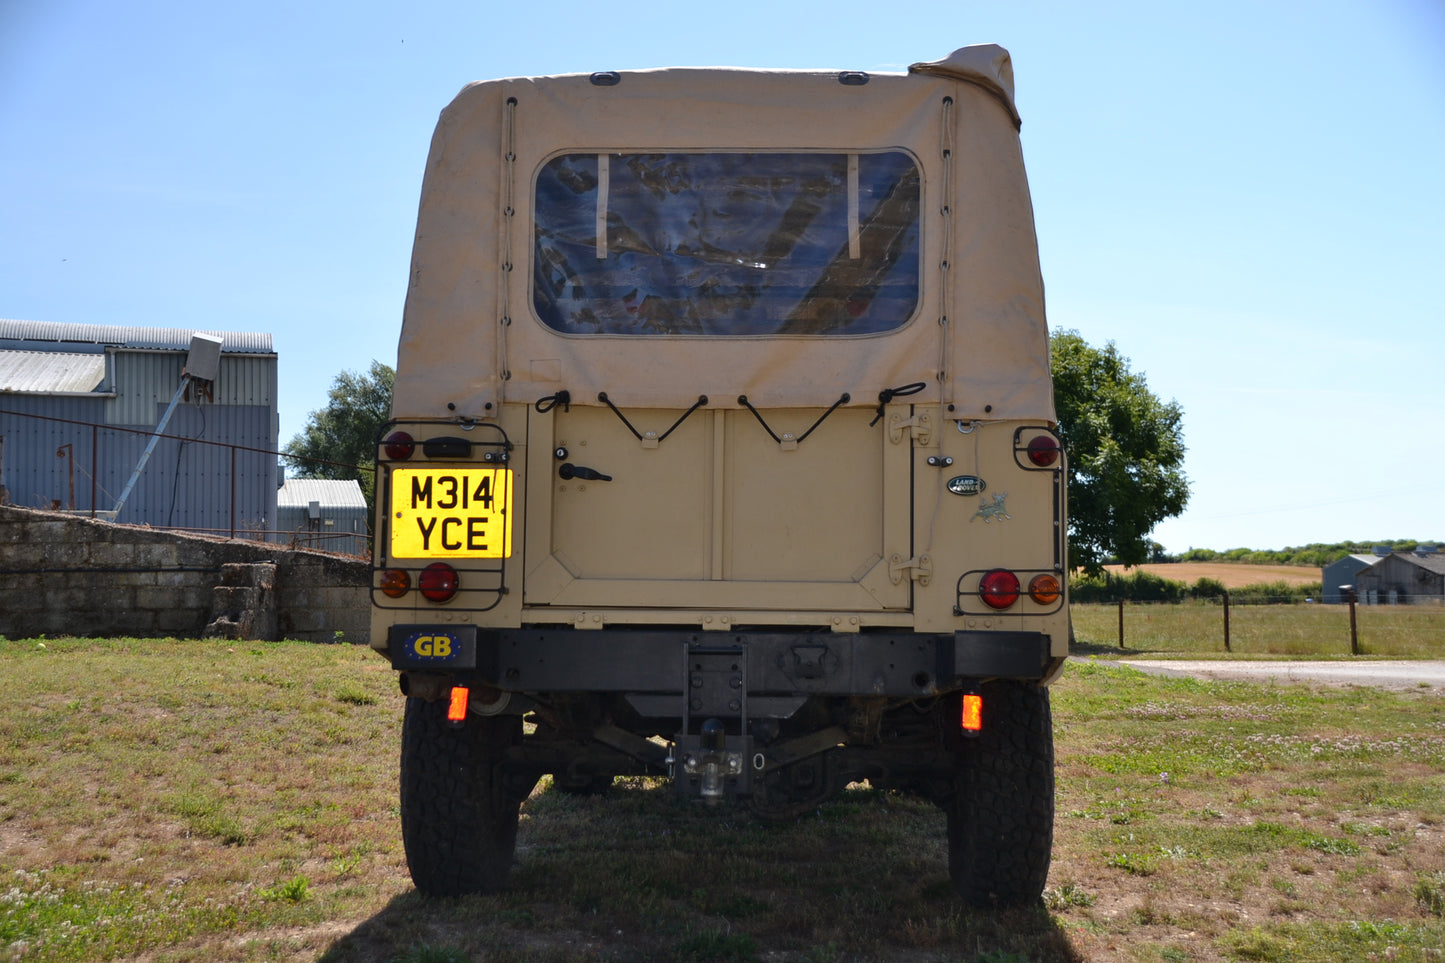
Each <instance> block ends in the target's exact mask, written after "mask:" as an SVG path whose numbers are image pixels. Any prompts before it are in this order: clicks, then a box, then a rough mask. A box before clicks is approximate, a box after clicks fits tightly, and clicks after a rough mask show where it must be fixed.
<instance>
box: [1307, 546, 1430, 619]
mask: <svg viewBox="0 0 1445 963" xmlns="http://www.w3.org/2000/svg"><path fill="white" fill-rule="evenodd" d="M1324 578H1325V591H1324V595H1323V598H1324V601H1326V602H1343V601H1346V599H1345V597H1344V595H1343V594H1342V593H1341V591H1340V586H1344V585H1348V586H1352V587H1353V589H1354V592H1355V598H1356V600H1357V601H1359V602H1361V603H1362V604H1365V605H1405V604H1413V603H1419V602H1445V555H1441V554H1440V552H1439V550H1438V549H1437V548H1436V547H1435V546H1434V545H1421V546H1420V547H1419V548H1417V549H1416V550H1415V551H1413V552H1391V551H1388V550H1384V549H1376V554H1374V555H1349V556H1346V557H1345V558H1342V559H1340V560H1339V561H1338V562H1333V563H1331V564H1330V565H1328V566H1326V567H1325V569H1324ZM1332 595H1333V597H1331V596H1332Z"/></svg>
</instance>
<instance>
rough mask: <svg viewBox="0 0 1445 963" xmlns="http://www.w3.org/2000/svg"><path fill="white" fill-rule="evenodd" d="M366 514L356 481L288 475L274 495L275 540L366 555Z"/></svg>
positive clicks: (367, 550) (368, 549)
mask: <svg viewBox="0 0 1445 963" xmlns="http://www.w3.org/2000/svg"><path fill="white" fill-rule="evenodd" d="M366 515H367V511H366V496H365V495H363V494H362V493H361V483H360V482H357V481H355V480H348V481H337V480H334V479H330V478H288V479H286V484H284V485H282V486H281V490H280V491H279V492H278V493H277V495H276V519H277V522H276V528H277V530H278V531H277V540H278V541H284V542H289V543H291V544H293V545H297V546H304V547H306V548H317V549H321V550H322V551H325V552H346V553H349V554H351V555H367V554H368V553H369V551H370V543H369V542H368V541H367V518H366Z"/></svg>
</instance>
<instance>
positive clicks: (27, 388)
mask: <svg viewBox="0 0 1445 963" xmlns="http://www.w3.org/2000/svg"><path fill="white" fill-rule="evenodd" d="M104 380H105V355H103V354H73V353H70V352H63V351H3V350H0V391H13V392H24V393H27V394H62V393H90V392H93V391H95V389H96V388H99V387H100V384H101V382H103V381H104Z"/></svg>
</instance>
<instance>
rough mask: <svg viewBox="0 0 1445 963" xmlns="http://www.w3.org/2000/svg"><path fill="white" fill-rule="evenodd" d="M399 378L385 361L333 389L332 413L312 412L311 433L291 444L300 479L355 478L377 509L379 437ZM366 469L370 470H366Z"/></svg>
mask: <svg viewBox="0 0 1445 963" xmlns="http://www.w3.org/2000/svg"><path fill="white" fill-rule="evenodd" d="M395 384H396V372H395V371H393V370H392V369H391V368H390V367H388V366H387V365H384V364H382V363H381V362H380V361H373V362H372V363H371V370H370V371H368V372H367V373H366V374H357V373H356V372H354V371H343V372H341V374H339V375H337V376H336V380H334V381H333V382H332V383H331V390H330V392H328V394H327V403H326V407H325V408H322V409H321V410H320V411H313V412H311V415H310V417H309V418H308V419H307V421H306V427H305V428H303V429H302V430H301V433H300V434H299V435H297V436H296V437H295V438H292V439H291V440H290V441H289V442H287V443H286V449H285V451H286V454H287V455H289V456H291V458H292V461H291V466H292V471H293V472H294V474H295V475H296V476H297V477H299V478H336V479H351V478H354V479H356V480H357V481H359V482H361V490H362V493H363V494H365V496H366V503H367V505H368V506H371V505H374V504H375V501H374V499H375V497H376V478H375V472H374V471H372V470H371V466H372V464H373V463H374V462H375V461H376V434H377V432H378V431H380V430H381V426H382V425H384V424H386V422H387V420H388V419H389V418H390V417H391V392H392V388H393V386H394V385H395ZM363 469H364V470H363Z"/></svg>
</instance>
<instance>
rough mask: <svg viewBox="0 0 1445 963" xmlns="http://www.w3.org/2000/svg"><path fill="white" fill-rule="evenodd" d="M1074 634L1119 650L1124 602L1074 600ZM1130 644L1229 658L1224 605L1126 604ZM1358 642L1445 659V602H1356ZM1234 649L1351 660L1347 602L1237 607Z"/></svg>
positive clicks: (1385, 654) (1397, 654)
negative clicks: (1118, 603) (1085, 602)
mask: <svg viewBox="0 0 1445 963" xmlns="http://www.w3.org/2000/svg"><path fill="white" fill-rule="evenodd" d="M1070 611H1071V613H1072V615H1073V619H1074V634H1075V637H1076V638H1077V639H1078V641H1079V642H1080V643H1083V644H1085V645H1087V646H1090V647H1091V648H1090V651H1095V652H1100V651H1103V650H1104V649H1113V650H1114V651H1119V650H1118V648H1117V647H1118V645H1119V614H1120V611H1121V610H1120V607H1119V606H1118V605H1114V604H1099V605H1074V606H1072V607H1071V609H1070ZM1122 611H1123V616H1124V648H1125V649H1127V650H1128V651H1129V652H1130V654H1134V655H1138V654H1140V653H1145V652H1147V653H1150V654H1154V655H1183V656H1191V657H1193V656H1198V655H1208V654H1211V653H1213V654H1219V655H1223V654H1224V652H1225V646H1224V629H1225V622H1224V616H1225V612H1224V607H1223V606H1222V605H1220V604H1219V603H1218V602H1217V601H1190V602H1180V603H1147V602H1145V603H1126V604H1125V605H1124V606H1123V609H1122ZM1354 631H1355V644H1356V647H1357V648H1358V650H1359V654H1360V655H1368V656H1374V657H1377V658H1403V659H1439V658H1445V606H1440V605H1360V606H1356V607H1355V630H1354ZM1229 651H1230V652H1231V653H1232V654H1233V655H1235V656H1239V657H1250V658H1303V657H1308V658H1312V659H1318V658H1349V657H1350V656H1351V645H1350V609H1349V606H1346V605H1319V604H1304V603H1300V604H1288V605H1231V606H1230V607H1229Z"/></svg>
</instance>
